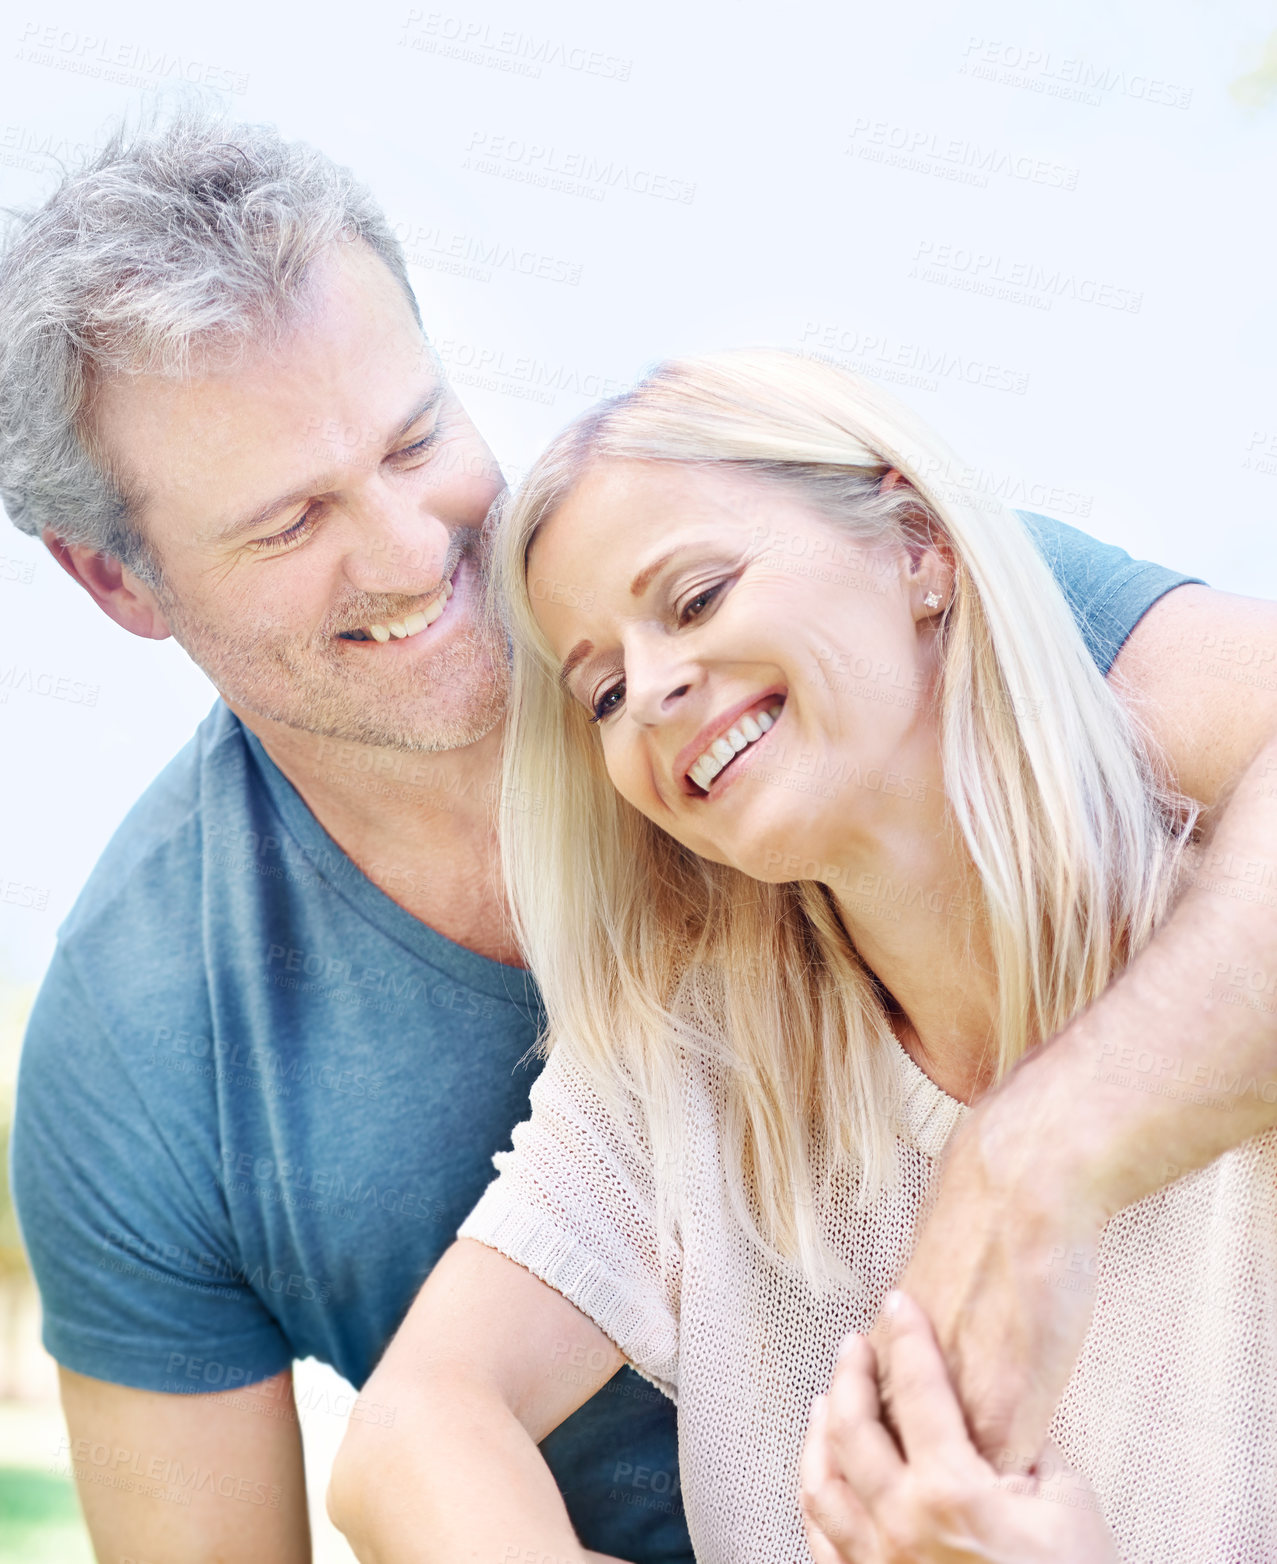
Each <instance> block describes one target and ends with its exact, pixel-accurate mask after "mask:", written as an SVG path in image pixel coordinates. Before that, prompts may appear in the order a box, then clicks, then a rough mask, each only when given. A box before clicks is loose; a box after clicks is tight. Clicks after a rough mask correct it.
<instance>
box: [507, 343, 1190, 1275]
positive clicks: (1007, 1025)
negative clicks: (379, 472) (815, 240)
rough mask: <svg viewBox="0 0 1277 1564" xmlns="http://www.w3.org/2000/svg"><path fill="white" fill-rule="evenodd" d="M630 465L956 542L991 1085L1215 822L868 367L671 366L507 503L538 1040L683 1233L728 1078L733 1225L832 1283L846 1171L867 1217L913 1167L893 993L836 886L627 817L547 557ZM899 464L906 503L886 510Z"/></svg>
mask: <svg viewBox="0 0 1277 1564" xmlns="http://www.w3.org/2000/svg"><path fill="white" fill-rule="evenodd" d="M609 458H627V459H639V460H645V461H654V462H676V463H679V462H681V463H695V464H697V465H698V466H704V465H707V464H713V465H717V466H718V467H720V468H724V469H726V470H729V471H746V472H751V473H754V474H756V475H757V476H758V477H759V478H760V479H762V480H764V481H772V480H774V481H778V482H781V483H784V484H785V485H787V487H788V489H789V491H790V492H792V493H795V494H797V496H798V497H799V498H805V499H806V500H807V501H808V502H809V503H813V504H815V505H817V506H818V507H819V508H820V509H821V511H822V512H824V513H826V514H828V515H830V516H831V517H833V518H834V519H836V521H837V522H838V524H839V525H840V526H842V527H845V529H846V531H847V533H848V535H849V537H850V538H851V539H853V540H855V541H857V542H861V543H872V544H876V543H879V542H882V541H883V540H884V539H888V540H897V541H904V540H906V539H909V538H916V537H917V535H918V529H919V525H920V524H921V526H922V527H923V529H924V530H925V531H926V532H928V533H929V535H930V536H931V538H932V539H933V540H935V539H938V540H942V541H943V542H944V543H946V544H947V545H948V547H949V549H950V550H951V552H952V556H953V560H954V563H955V571H956V578H955V592H954V596H953V599H952V603H951V606H950V607H949V608H948V609H947V611H946V612H945V614H944V619H943V623H942V627H941V632H940V645H941V673H940V677H939V681H938V688H937V699H938V701H939V712H938V723H939V733H940V744H941V759H942V766H943V776H944V781H945V791H946V795H947V798H948V801H949V806H950V808H951V810H952V815H953V818H954V820H955V822H956V826H957V828H958V830H959V831H960V833H961V837H962V840H963V841H964V842H965V846H966V849H967V851H968V852H969V853H970V857H971V860H972V862H973V864H974V866H975V869H976V871H977V874H978V877H979V882H980V885H981V887H982V894H983V905H982V906H981V907H979V908H978V909H977V914H978V916H980V917H981V918H982V919H984V920H986V921H987V927H988V931H989V937H990V943H991V947H992V951H993V956H994V962H995V975H996V983H997V994H998V1010H997V1025H996V1037H997V1049H998V1057H997V1061H996V1072H997V1075H998V1076H999V1077H1000V1076H1001V1075H1003V1074H1004V1073H1005V1072H1006V1071H1007V1070H1008V1069H1010V1068H1011V1067H1012V1066H1013V1065H1014V1064H1015V1063H1016V1061H1017V1060H1019V1059H1020V1058H1021V1057H1022V1056H1023V1055H1024V1053H1025V1052H1026V1050H1027V1049H1029V1048H1030V1047H1032V1046H1033V1045H1034V1044H1035V1043H1037V1042H1038V1041H1041V1040H1042V1039H1044V1038H1048V1037H1050V1036H1051V1035H1053V1034H1054V1033H1055V1032H1057V1031H1058V1030H1059V1029H1060V1028H1061V1027H1063V1026H1064V1025H1065V1024H1066V1023H1067V1022H1068V1021H1069V1020H1071V1019H1072V1018H1073V1017H1074V1016H1076V1015H1077V1014H1078V1012H1079V1011H1081V1010H1082V1009H1083V1008H1084V1007H1085V1006H1086V1005H1087V1004H1089V1003H1090V1002H1091V1001H1092V1000H1094V999H1095V998H1096V997H1097V996H1098V995H1099V994H1100V993H1101V992H1102V991H1103V990H1104V989H1105V988H1106V987H1107V985H1108V984H1109V982H1110V980H1111V979H1112V978H1113V977H1114V975H1115V974H1116V973H1117V972H1118V971H1120V970H1121V968H1122V967H1123V966H1125V965H1126V963H1127V962H1128V961H1129V960H1130V959H1131V957H1132V956H1133V955H1134V954H1135V953H1136V951H1137V950H1139V948H1140V947H1141V946H1142V945H1143V944H1144V943H1145V942H1146V941H1147V939H1148V938H1149V936H1150V934H1151V933H1152V931H1153V930H1154V928H1155V927H1156V925H1157V923H1158V922H1159V921H1160V920H1161V918H1162V917H1163V916H1164V915H1165V913H1166V911H1167V909H1168V907H1169V905H1170V901H1171V898H1172V896H1173V892H1174V884H1175V880H1176V871H1177V866H1178V860H1179V856H1180V853H1181V851H1182V848H1183V845H1184V843H1185V842H1186V840H1187V839H1188V836H1189V834H1190V832H1191V831H1192V830H1193V828H1194V826H1195V824H1196V818H1197V811H1196V806H1195V805H1194V804H1192V802H1191V801H1190V800H1188V799H1185V798H1183V797H1182V796H1181V795H1179V794H1177V793H1174V792H1173V791H1172V790H1171V789H1170V788H1169V786H1168V785H1167V784H1166V781H1165V778H1164V775H1163V773H1162V771H1161V768H1160V765H1159V762H1158V761H1157V758H1156V756H1155V755H1154V753H1153V750H1152V748H1151V746H1150V744H1149V741H1148V739H1147V737H1146V736H1145V735H1144V733H1143V732H1142V729H1141V726H1140V723H1139V721H1138V719H1137V718H1136V717H1133V716H1132V715H1131V713H1130V712H1129V711H1128V710H1127V709H1126V708H1125V707H1124V706H1123V705H1122V704H1121V702H1120V701H1119V700H1118V698H1117V697H1116V696H1115V695H1114V694H1113V692H1112V691H1111V690H1110V688H1109V686H1108V685H1107V684H1106V682H1105V680H1104V678H1103V677H1102V675H1101V674H1100V672H1099V670H1098V669H1097V668H1096V666H1095V663H1094V661H1093V660H1092V658H1091V656H1090V655H1089V653H1088V652H1087V650H1086V646H1085V644H1084V642H1083V640H1082V638H1081V636H1080V634H1079V632H1078V629H1077V627H1076V625H1075V623H1074V621H1073V617H1072V615H1071V613H1070V611H1069V609H1068V607H1067V604H1066V602H1065V600H1064V598H1063V596H1062V594H1061V593H1060V591H1059V589H1058V587H1057V585H1056V583H1055V581H1054V578H1053V577H1052V575H1051V573H1050V571H1049V569H1048V567H1047V566H1046V564H1045V563H1044V562H1043V560H1042V559H1041V557H1040V556H1039V554H1038V552H1037V550H1036V548H1035V547H1034V545H1033V543H1032V541H1031V540H1030V538H1029V536H1028V534H1027V532H1026V530H1025V528H1024V527H1023V525H1022V523H1021V522H1020V521H1019V520H1018V519H1017V518H1016V517H1015V516H1014V515H1013V514H1012V513H1011V512H1010V511H1008V510H1006V509H1004V508H1002V507H1001V506H1000V505H994V504H989V503H987V501H986V500H985V498H984V497H979V498H977V496H976V495H975V494H973V493H967V492H963V491H962V490H961V489H956V490H954V489H952V488H951V487H950V486H947V485H945V484H943V483H939V482H937V481H936V479H935V476H934V475H935V474H936V473H942V472H944V471H946V470H952V465H951V464H952V457H951V455H950V453H949V452H948V450H947V448H946V447H945V446H944V445H943V444H942V443H941V442H940V440H939V439H938V438H937V437H936V436H935V435H934V434H933V433H932V432H931V431H930V430H929V429H927V428H926V427H925V426H924V425H923V424H922V423H921V422H920V421H919V420H918V419H916V418H915V417H914V416H913V415H912V414H911V413H910V412H909V411H908V410H907V409H906V408H904V407H903V406H902V405H901V404H899V403H897V402H896V401H895V399H894V398H891V397H889V396H888V395H886V394H885V393H884V392H883V391H881V390H880V389H879V388H878V387H876V386H873V385H870V384H868V383H866V382H865V381H863V380H861V379H859V378H857V377H855V376H853V375H851V374H848V373H846V372H844V371H842V370H839V369H836V368H834V367H831V366H828V365H825V364H822V363H817V362H811V361H808V360H805V359H803V358H801V357H799V356H798V355H796V354H791V353H785V352H780V351H774V350H758V351H739V352H732V353H719V354H712V355H706V356H704V357H699V358H689V359H684V360H680V361H675V362H670V363H666V364H664V365H661V366H660V367H659V368H658V369H656V370H655V371H654V372H653V373H652V374H651V375H649V376H648V377H647V378H646V379H645V380H643V381H642V382H641V383H640V384H639V385H638V386H637V387H636V388H635V389H634V390H632V391H630V392H628V393H627V394H625V395H624V396H621V397H619V398H616V399H614V400H613V401H611V402H609V403H605V404H603V405H602V406H601V407H600V408H597V409H594V410H593V411H591V412H589V413H587V414H586V415H584V416H583V417H582V418H581V419H578V420H577V421H576V422H575V423H573V424H572V425H570V426H569V427H568V428H567V429H566V430H565V431H564V432H563V433H562V434H561V435H560V436H559V437H558V438H557V439H556V440H555V441H554V442H553V443H552V444H551V445H550V447H549V448H548V449H547V450H546V451H545V453H544V454H543V455H542V456H541V457H540V458H539V459H538V460H537V462H536V463H535V464H534V466H533V467H532V469H531V470H530V472H529V473H528V474H527V476H526V478H525V480H524V481H523V483H522V484H521V486H520V488H519V489H518V491H517V493H515V494H513V495H511V496H508V497H507V499H506V501H505V503H504V504H503V505H502V507H501V509H500V512H499V514H498V517H497V518H496V521H495V531H494V536H493V539H492V546H493V556H492V564H493V569H492V574H491V589H492V590H491V598H490V606H491V607H492V609H493V611H494V612H497V613H500V614H501V616H502V618H503V621H504V624H505V628H506V631H507V633H508V635H509V637H510V641H511V647H512V652H513V668H512V687H511V704H510V712H509V726H508V730H507V737H506V742H505V748H504V759H503V776H502V798H501V808H500V831H501V857H502V866H503V870H504V874H505V880H506V885H507V887H508V892H509V896H510V902H511V909H512V913H513V917H514V921H515V927H516V929H517V932H518V936H519V938H520V941H521V943H522V945H523V947H524V950H525V952H526V955H527V958H528V961H529V964H530V965H531V967H532V970H533V972H534V973H535V975H536V977H537V979H538V981H539V983H540V987H541V991H542V994H543V996H544V1000H545V1005H546V1013H547V1017H548V1031H547V1035H546V1037H545V1039H544V1041H543V1047H544V1048H545V1049H547V1050H548V1048H549V1047H550V1046H558V1047H570V1048H571V1050H572V1051H573V1055H574V1058H575V1059H576V1060H577V1061H578V1062H579V1064H580V1065H581V1066H582V1067H583V1068H584V1069H586V1070H587V1071H588V1073H589V1075H590V1077H591V1079H592V1080H593V1082H594V1083H596V1084H597V1085H598V1086H599V1087H600V1088H601V1089H603V1090H606V1091H608V1092H611V1093H612V1094H614V1100H620V1099H619V1098H617V1097H616V1096H615V1094H617V1093H622V1094H633V1093H638V1095H639V1096H640V1098H641V1100H642V1105H643V1111H644V1116H645V1118H646V1120H647V1127H646V1134H647V1136H648V1137H649V1140H650V1147H649V1150H650V1154H651V1156H652V1157H653V1158H654V1159H655V1164H656V1167H657V1168H658V1169H661V1170H664V1172H663V1174H662V1176H661V1177H658V1179H657V1183H658V1194H659V1197H660V1202H659V1203H660V1209H661V1211H662V1212H663V1213H665V1217H666V1219H668V1215H669V1213H670V1211H671V1209H672V1207H671V1201H672V1200H673V1198H674V1197H673V1194H672V1187H673V1180H672V1178H671V1177H670V1176H669V1175H670V1173H671V1171H672V1170H675V1169H677V1168H678V1167H679V1166H681V1162H680V1158H681V1157H682V1156H683V1155H684V1147H683V1145H682V1141H681V1130H680V1113H679V1103H680V1100H681V1099H680V1091H681V1087H682V1084H683V1074H684V1071H685V1070H686V1067H687V1060H688V1056H689V1051H690V1052H692V1053H697V1052H698V1053H700V1054H702V1055H707V1056H710V1057H712V1058H713V1059H714V1061H715V1063H716V1065H717V1066H718V1069H719V1075H720V1077H721V1091H722V1097H721V1106H722V1111H723V1120H722V1123H723V1130H724V1135H725V1142H724V1166H725V1167H726V1169H727V1171H728V1184H729V1192H730V1196H731V1200H732V1205H733V1208H734V1210H735V1211H736V1214H737V1216H738V1217H739V1219H740V1221H741V1222H742V1224H743V1225H744V1226H745V1228H746V1230H747V1231H748V1232H750V1234H751V1235H752V1237H753V1238H754V1239H755V1240H756V1241H757V1242H758V1243H759V1244H760V1245H761V1246H762V1247H763V1248H764V1250H765V1251H766V1252H767V1253H768V1254H770V1255H771V1256H772V1257H773V1258H774V1259H778V1260H781V1261H783V1262H793V1263H796V1264H798V1265H799V1266H800V1267H801V1268H802V1269H803V1270H804V1271H805V1273H806V1274H807V1276H808V1277H809V1279H810V1280H811V1281H812V1282H813V1284H814V1285H817V1286H821V1285H825V1284H828V1283H830V1282H831V1281H837V1280H840V1279H845V1271H844V1268H843V1266H842V1265H841V1263H840V1262H839V1261H837V1260H836V1259H835V1257H834V1256H833V1255H832V1254H831V1253H830V1251H829V1250H828V1248H827V1246H826V1244H825V1242H824V1240H823V1239H822V1237H821V1234H820V1231H819V1227H818V1223H817V1219H816V1213H817V1211H818V1210H819V1209H820V1205H821V1202H822V1199H823V1198H825V1196H826V1195H827V1192H828V1183H829V1178H830V1177H831V1173H830V1170H831V1169H834V1168H837V1167H839V1166H843V1167H846V1166H851V1167H854V1168H855V1170H856V1172H857V1175H858V1176H857V1188H858V1198H859V1199H860V1200H862V1201H869V1200H872V1199H873V1198H874V1196H875V1195H876V1194H877V1193H878V1192H879V1191H880V1190H882V1189H883V1188H884V1187H886V1185H887V1184H888V1183H889V1182H890V1180H891V1176H892V1168H893V1166H894V1159H893V1156H892V1145H893V1128H894V1124H895V1119H894V1112H895V1106H896V1105H895V1103H894V1101H893V1097H892V1091H893V1086H892V1082H893V1080H894V1079H895V1075H894V1072H893V1070H892V1068H891V1061H890V1056H889V1052H888V1050H887V1048H886V1047H885V1046H884V1043H885V1041H886V1039H887V1038H888V1037H889V1036H890V1033H889V1027H888V1022H887V1012H886V1009H885V1007H884V994H883V990H882V987H881V985H880V984H878V982H877V980H876V979H875V977H874V975H873V973H872V972H871V971H869V969H868V968H867V967H866V966H865V964H864V963H863V962H862V961H861V960H860V958H859V956H858V955H857V952H856V950H855V948H854V946H853V944H852V942H851V940H850V939H849V938H848V935H847V933H846V931H845V929H844V927H843V925H842V923H841V921H840V919H839V918H838V916H837V912H836V904H835V903H834V901H833V899H832V897H831V895H830V893H829V891H828V889H827V887H826V886H825V885H824V884H822V883H820V881H819V880H817V879H816V878H812V879H805V880H796V881H793V882H790V883H786V884H770V883H766V882H763V881H760V880H755V879H752V878H750V877H749V876H747V875H745V874H743V873H742V872H740V871H739V870H736V869H733V868H730V867H727V866H724V865H720V864H716V863H713V862H710V861H708V860H705V859H702V858H700V857H698V856H697V855H695V854H694V853H692V852H691V851H690V850H688V849H686V848H684V847H683V846H682V845H681V844H679V843H678V842H676V841H675V840H674V839H673V838H672V837H671V836H669V835H668V834H667V833H665V832H664V831H662V830H661V829H660V828H659V827H658V826H656V825H655V824H653V823H652V822H651V821H650V820H648V819H647V818H646V817H645V816H644V815H642V814H640V813H639V812H638V810H636V809H635V808H633V807H632V806H631V805H630V804H629V803H627V802H626V801H625V800H624V799H623V798H622V797H621V796H620V795H619V794H618V793H617V792H616V790H615V788H614V787H613V785H612V783H611V781H610V780H609V778H608V776H607V773H606V770H605V769H604V764H603V756H602V749H601V746H600V744H599V739H598V734H597V731H596V730H595V729H594V728H593V727H592V726H591V725H590V723H589V722H588V720H587V716H586V713H585V711H584V709H583V708H582V707H581V706H580V705H579V704H578V703H577V702H576V701H574V700H572V699H571V698H570V697H568V696H567V695H566V693H565V692H564V691H563V690H562V689H561V687H560V685H559V681H558V677H557V675H558V663H557V661H556V659H555V658H554V656H553V654H552V653H551V651H550V648H549V646H548V644H547V643H546V641H545V639H544V637H543V636H542V634H541V632H540V630H539V629H538V626H537V623H536V620H535V618H534V616H533V612H532V601H531V599H530V597H529V593H528V586H527V579H526V559H527V553H528V549H529V546H530V544H531V542H532V540H533V539H534V537H535V536H536V534H537V531H538V529H539V528H540V527H541V526H542V525H543V524H544V523H545V522H546V521H547V520H548V519H549V518H550V517H551V516H552V515H553V514H554V512H555V510H556V509H557V508H558V507H559V506H560V505H561V504H562V503H563V502H564V501H565V499H566V498H567V496H568V494H569V493H570V492H571V491H572V489H573V488H574V486H575V485H576V484H577V483H578V482H579V480H580V479H581V477H582V475H583V474H584V472H585V471H586V470H587V469H588V468H589V467H590V466H591V465H592V464H595V463H597V462H599V461H605V460H607V459H609ZM889 467H895V468H897V469H899V471H900V472H901V473H902V474H903V476H904V477H905V478H906V479H908V484H907V485H906V484H898V485H896V487H895V488H894V489H891V490H890V491H889V492H887V493H885V494H884V493H883V491H882V487H881V479H882V477H883V475H884V473H885V471H886V470H887V469H888V468H889ZM706 996H712V997H709V998H707V997H706ZM818 1166H819V1167H822V1168H824V1169H825V1171H824V1173H822V1174H821V1175H820V1176H819V1177H818V1175H817V1171H816V1169H817V1167H818Z"/></svg>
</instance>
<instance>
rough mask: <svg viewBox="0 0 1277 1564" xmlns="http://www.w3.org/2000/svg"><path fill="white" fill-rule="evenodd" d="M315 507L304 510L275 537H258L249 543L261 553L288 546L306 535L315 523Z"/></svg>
mask: <svg viewBox="0 0 1277 1564" xmlns="http://www.w3.org/2000/svg"><path fill="white" fill-rule="evenodd" d="M315 520H316V518H315V514H314V507H313V506H312V507H311V509H310V510H306V511H303V512H302V513H301V515H300V516H299V517H298V518H297V520H296V521H295V522H294V523H293V524H292V526H291V527H286V528H285V529H284V531H283V532H277V533H276V534H275V535H274V537H270V538H256V539H254V541H253V542H252V543H251V544H250V545H249V546H250V547H251V548H254V549H256V550H257V551H258V552H259V553H265V554H270V553H273V552H274V551H275V550H276V549H281V548H287V547H288V545H289V544H290V543H296V542H297V540H298V539H299V538H302V537H305V535H306V534H307V533H308V532H310V531H311V530H312V529H313V527H314V525H315Z"/></svg>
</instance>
